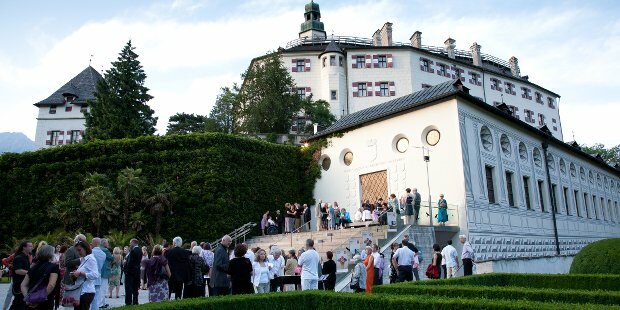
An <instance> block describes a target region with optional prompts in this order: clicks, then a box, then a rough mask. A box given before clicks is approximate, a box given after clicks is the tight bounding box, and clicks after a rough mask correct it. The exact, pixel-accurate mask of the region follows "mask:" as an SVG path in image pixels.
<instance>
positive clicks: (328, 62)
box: [319, 40, 348, 118]
mask: <svg viewBox="0 0 620 310" xmlns="http://www.w3.org/2000/svg"><path fill="white" fill-rule="evenodd" d="M319 61H320V62H321V85H320V87H321V88H320V92H319V94H322V95H323V97H328V98H329V101H328V102H330V112H331V113H332V114H333V115H334V116H336V117H337V118H340V117H341V116H344V115H345V114H346V111H347V110H348V109H347V72H346V68H347V65H346V62H347V59H346V57H345V55H344V52H343V51H342V49H341V48H340V46H339V45H338V43H336V42H335V41H333V40H332V41H330V42H329V44H327V47H326V48H325V50H323V52H321V53H320V54H319Z"/></svg>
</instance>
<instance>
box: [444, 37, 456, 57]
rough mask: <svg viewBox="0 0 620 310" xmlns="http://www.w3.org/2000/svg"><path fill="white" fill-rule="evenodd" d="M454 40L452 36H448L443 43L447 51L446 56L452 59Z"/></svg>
mask: <svg viewBox="0 0 620 310" xmlns="http://www.w3.org/2000/svg"><path fill="white" fill-rule="evenodd" d="M454 43H456V41H455V40H454V39H452V38H448V39H447V40H446V41H445V42H443V44H445V45H446V52H447V53H448V58H451V59H454V48H455V47H456V44H454Z"/></svg>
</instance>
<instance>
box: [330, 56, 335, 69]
mask: <svg viewBox="0 0 620 310" xmlns="http://www.w3.org/2000/svg"><path fill="white" fill-rule="evenodd" d="M329 65H330V66H331V67H335V66H336V56H333V55H332V56H329Z"/></svg>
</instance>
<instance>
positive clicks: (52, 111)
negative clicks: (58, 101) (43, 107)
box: [50, 105, 56, 114]
mask: <svg viewBox="0 0 620 310" xmlns="http://www.w3.org/2000/svg"><path fill="white" fill-rule="evenodd" d="M50 114H56V106H55V105H51V106H50Z"/></svg>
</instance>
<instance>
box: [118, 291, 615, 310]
mask: <svg viewBox="0 0 620 310" xmlns="http://www.w3.org/2000/svg"><path fill="white" fill-rule="evenodd" d="M416 308H418V309H438V310H439V309H442V310H447V309H532V310H541V309H553V310H556V309H567V310H568V309H575V304H565V303H552V302H537V301H527V300H491V299H482V298H471V299H468V298H449V297H445V296H427V295H423V296H398V295H371V296H366V295H364V294H354V293H335V292H325V291H303V292H286V293H271V294H254V295H237V296H224V297H207V298H196V299H183V300H175V301H165V302H159V303H149V304H144V305H139V306H129V307H124V308H121V309H143V310H167V309H174V310H186V309H187V310H189V309H213V310H221V309H295V310H322V309H390V310H400V309H416ZM579 309H620V307H613V306H605V305H592V304H582V305H579Z"/></svg>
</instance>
